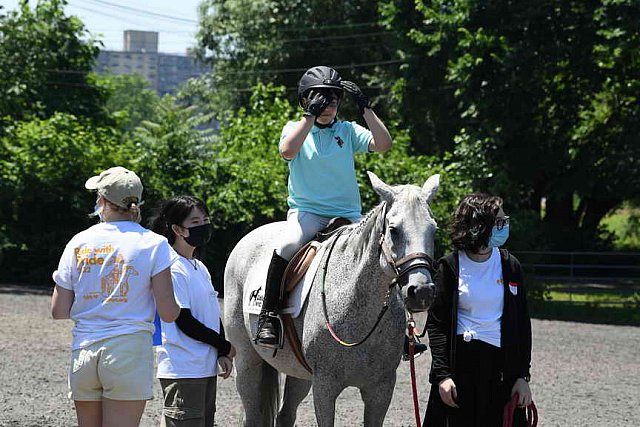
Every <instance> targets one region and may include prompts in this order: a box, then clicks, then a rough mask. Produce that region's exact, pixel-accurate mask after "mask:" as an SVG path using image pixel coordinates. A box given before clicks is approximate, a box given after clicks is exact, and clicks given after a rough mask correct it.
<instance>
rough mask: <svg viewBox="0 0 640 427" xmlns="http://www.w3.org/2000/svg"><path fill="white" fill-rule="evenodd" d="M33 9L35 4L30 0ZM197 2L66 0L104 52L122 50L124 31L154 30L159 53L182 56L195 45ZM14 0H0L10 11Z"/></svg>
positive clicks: (0, 3)
mask: <svg viewBox="0 0 640 427" xmlns="http://www.w3.org/2000/svg"><path fill="white" fill-rule="evenodd" d="M29 3H30V4H31V5H32V6H33V5H35V4H36V3H37V1H35V0H30V1H29ZM199 3H200V0H179V1H176V0H69V1H68V4H67V9H66V10H67V14H69V15H76V16H78V17H80V19H82V21H83V22H84V23H85V25H86V27H87V28H88V29H89V31H91V33H92V34H94V35H96V36H99V39H100V40H102V42H103V43H104V45H105V49H107V50H122V33H123V31H125V30H143V31H158V32H159V33H160V35H159V50H160V51H161V52H170V53H180V54H184V53H185V51H186V49H187V48H188V47H190V46H193V45H194V44H195V34H196V32H197V31H198V25H197V20H198V12H197V7H198V4H199ZM18 4H19V1H18V0H0V5H1V6H3V8H4V10H5V11H6V10H13V9H15V8H16V7H17V6H18Z"/></svg>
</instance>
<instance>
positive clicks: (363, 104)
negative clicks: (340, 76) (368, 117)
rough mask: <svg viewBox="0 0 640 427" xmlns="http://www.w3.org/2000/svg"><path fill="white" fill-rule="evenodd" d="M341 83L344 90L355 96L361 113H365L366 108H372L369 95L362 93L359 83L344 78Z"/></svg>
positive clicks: (354, 98)
mask: <svg viewBox="0 0 640 427" xmlns="http://www.w3.org/2000/svg"><path fill="white" fill-rule="evenodd" d="M340 84H341V85H342V87H343V88H344V90H346V91H347V92H349V93H350V94H351V95H352V96H353V100H354V101H355V102H356V104H357V105H358V108H359V109H360V114H364V109H365V108H371V106H370V105H369V101H370V100H369V97H368V96H367V95H365V94H364V93H362V91H361V90H360V88H359V87H358V85H356V84H355V83H354V82H350V81H349V80H343V81H341V82H340Z"/></svg>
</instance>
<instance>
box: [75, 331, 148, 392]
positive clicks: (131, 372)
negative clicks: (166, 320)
mask: <svg viewBox="0 0 640 427" xmlns="http://www.w3.org/2000/svg"><path fill="white" fill-rule="evenodd" d="M103 397H104V398H107V399H112V400H151V399H153V347H152V343H151V334H150V333H148V332H138V333H135V334H128V335H120V336H117V337H114V338H108V339H106V340H102V341H98V342H96V343H93V344H91V345H90V346H88V347H85V348H82V349H79V350H74V351H73V352H72V353H71V366H70V369H69V398H71V399H73V400H81V401H86V400H89V401H100V400H102V398H103Z"/></svg>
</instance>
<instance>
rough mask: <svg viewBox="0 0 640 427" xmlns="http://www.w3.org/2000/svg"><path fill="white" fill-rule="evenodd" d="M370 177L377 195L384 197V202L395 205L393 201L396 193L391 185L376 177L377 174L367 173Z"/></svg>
mask: <svg viewBox="0 0 640 427" xmlns="http://www.w3.org/2000/svg"><path fill="white" fill-rule="evenodd" d="M367 174H368V175H369V180H370V181H371V185H373V189H374V190H375V192H376V193H378V194H379V195H380V197H382V200H384V201H385V202H387V203H389V204H391V203H393V199H394V197H395V192H394V191H393V188H391V186H390V185H387V184H385V183H384V182H383V181H382V180H381V179H380V178H378V177H377V176H376V174H375V173H373V172H369V171H367Z"/></svg>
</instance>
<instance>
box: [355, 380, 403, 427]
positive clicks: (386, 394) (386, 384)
mask: <svg viewBox="0 0 640 427" xmlns="http://www.w3.org/2000/svg"><path fill="white" fill-rule="evenodd" d="M395 385H396V373H395V371H393V372H392V373H391V374H390V375H387V376H385V377H381V378H380V380H379V381H377V382H376V383H374V384H370V385H368V386H367V387H366V388H361V389H360V396H362V401H363V402H364V425H365V427H377V426H382V424H383V422H384V417H385V415H387V410H388V409H389V404H390V403H391V398H392V397H393V389H394V388H395Z"/></svg>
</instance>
